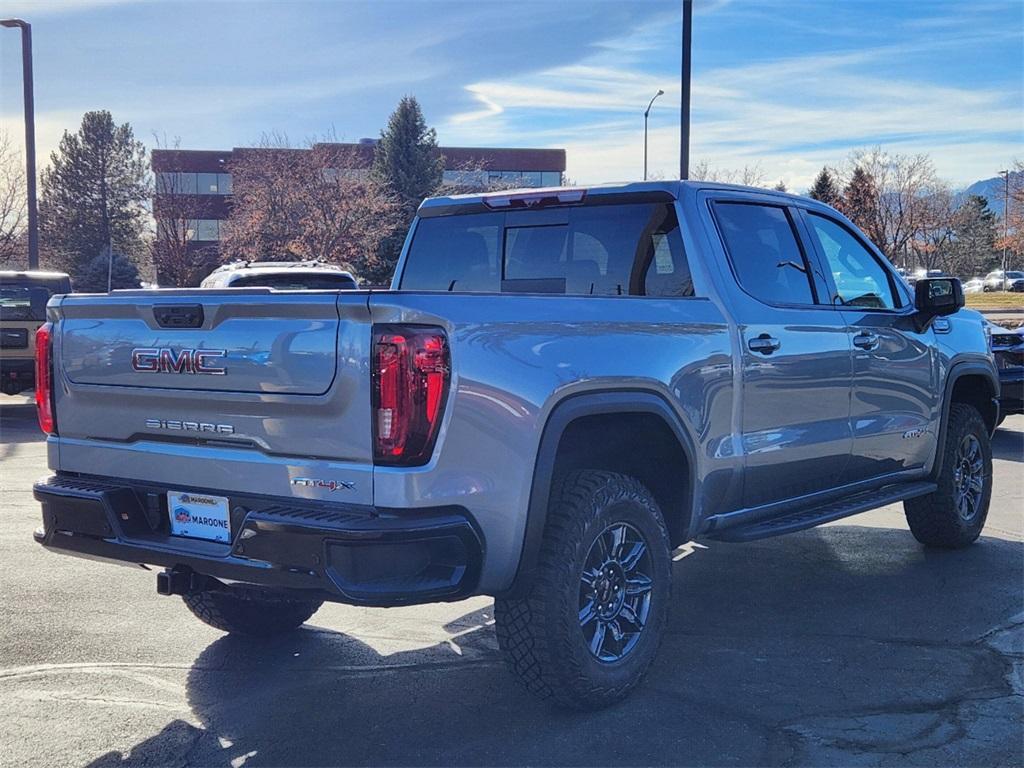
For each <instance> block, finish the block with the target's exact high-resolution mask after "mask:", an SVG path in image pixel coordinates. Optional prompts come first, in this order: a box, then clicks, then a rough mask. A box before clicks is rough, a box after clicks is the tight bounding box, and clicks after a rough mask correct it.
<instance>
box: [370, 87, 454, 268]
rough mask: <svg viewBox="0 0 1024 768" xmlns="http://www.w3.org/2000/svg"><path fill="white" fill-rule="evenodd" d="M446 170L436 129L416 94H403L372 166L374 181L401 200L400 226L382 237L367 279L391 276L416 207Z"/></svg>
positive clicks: (432, 190)
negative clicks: (429, 121) (431, 125)
mask: <svg viewBox="0 0 1024 768" xmlns="http://www.w3.org/2000/svg"><path fill="white" fill-rule="evenodd" d="M443 173H444V157H442V156H441V153H440V152H439V151H438V148H437V134H436V132H435V131H434V129H433V128H428V127H427V121H426V120H425V119H424V118H423V111H422V110H421V109H420V105H419V102H418V101H416V98H415V97H414V96H403V97H402V100H401V101H400V102H398V107H397V108H396V109H395V111H394V112H392V113H391V117H390V118H388V125H387V128H385V129H384V130H383V131H381V134H380V141H379V142H378V143H377V148H376V152H375V153H374V156H373V170H372V176H373V179H374V181H376V182H377V183H378V184H380V185H381V186H383V187H384V188H385V189H386V190H388V191H389V192H390V193H391V194H392V195H394V196H395V198H396V199H397V201H398V203H399V214H398V218H397V222H396V223H397V227H396V229H395V231H394V232H393V233H392V234H391V235H390V236H389V237H386V238H384V239H383V240H382V241H381V243H380V246H379V248H378V256H379V258H378V259H376V262H375V263H376V266H375V267H373V268H369V269H367V270H366V274H364V275H363V277H364V278H365V279H367V280H369V281H371V282H377V283H384V282H387V281H388V280H390V279H391V275H392V273H393V271H394V268H395V263H396V262H397V261H398V255H399V253H400V252H401V250H402V243H403V242H404V240H405V233H406V231H407V230H408V227H409V224H410V223H411V222H412V219H413V216H415V215H416V209H417V208H418V207H419V205H420V203H421V202H423V198H425V197H430V196H431V195H433V194H435V193H436V192H437V190H438V188H439V187H440V186H441V179H442V176H443Z"/></svg>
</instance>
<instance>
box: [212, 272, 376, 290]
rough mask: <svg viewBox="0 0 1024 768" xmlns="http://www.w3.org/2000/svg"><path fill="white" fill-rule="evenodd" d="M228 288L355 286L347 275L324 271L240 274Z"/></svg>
mask: <svg viewBox="0 0 1024 768" xmlns="http://www.w3.org/2000/svg"><path fill="white" fill-rule="evenodd" d="M228 287H229V288H274V289H276V290H278V291H323V290H329V291H335V290H339V289H340V290H346V289H348V290H351V289H354V288H356V284H355V282H354V281H353V280H352V278H350V277H349V276H348V275H340V274H331V273H329V272H328V273H324V272H306V273H303V272H289V273H280V272H279V273H276V274H274V273H272V274H266V275H260V274H251V275H242V276H241V277H239V278H237V279H235V280H232V281H231V283H230V284H229V285H228Z"/></svg>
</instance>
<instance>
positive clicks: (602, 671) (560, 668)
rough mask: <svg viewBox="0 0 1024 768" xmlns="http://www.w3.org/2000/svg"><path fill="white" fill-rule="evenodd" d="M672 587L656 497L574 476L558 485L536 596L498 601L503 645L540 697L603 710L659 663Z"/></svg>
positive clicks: (626, 485)
mask: <svg viewBox="0 0 1024 768" xmlns="http://www.w3.org/2000/svg"><path fill="white" fill-rule="evenodd" d="M670 590H671V558H670V546H669V538H668V532H667V530H666V529H665V522H664V520H663V518H662V515H661V511H660V510H659V508H658V504H657V502H656V501H655V500H654V497H653V496H652V495H651V493H650V491H648V490H647V488H645V487H644V486H643V485H642V484H641V483H640V482H639V481H637V480H636V479H634V478H632V477H627V476H625V475H620V474H616V473H613V472H602V471H595V470H583V471H578V472H573V473H571V474H569V475H567V476H566V477H565V478H563V479H562V480H561V481H560V482H559V483H557V484H556V488H555V491H554V494H553V496H552V504H551V508H550V510H549V512H548V521H547V530H546V532H545V539H544V543H543V545H542V549H541V554H540V561H539V563H538V569H537V574H536V578H535V579H534V582H533V584H532V586H531V589H530V592H529V593H528V594H527V595H526V596H525V597H523V598H518V599H514V600H501V599H499V600H497V601H496V602H495V612H494V616H495V628H496V632H497V635H498V643H499V645H500V646H501V649H502V651H503V652H504V654H505V657H506V660H507V661H508V663H509V666H510V667H511V669H512V671H513V673H514V674H515V675H516V676H517V677H518V679H519V680H520V681H521V682H522V683H523V684H524V685H525V686H526V688H527V689H528V690H530V691H531V692H533V693H534V694H536V695H538V696H539V697H541V698H543V699H552V700H554V701H555V702H557V703H559V704H562V705H565V706H570V707H575V708H581V709H593V708H598V707H603V706H607V705H609V704H612V703H614V702H615V701H618V700H619V699H621V698H623V697H624V696H626V694H628V693H629V692H630V691H631V690H632V689H633V688H634V687H635V686H636V685H637V684H638V683H639V682H640V680H641V678H642V677H643V675H644V673H645V672H646V671H647V668H648V667H649V666H650V664H651V661H652V660H653V659H654V655H655V653H656V652H657V650H658V645H659V644H660V642H661V635H662V631H663V628H664V624H665V619H666V614H667V609H668V601H669V593H670Z"/></svg>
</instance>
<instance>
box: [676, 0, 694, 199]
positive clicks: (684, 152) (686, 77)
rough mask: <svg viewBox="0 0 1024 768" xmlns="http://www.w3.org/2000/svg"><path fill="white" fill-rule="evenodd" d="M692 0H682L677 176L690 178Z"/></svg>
mask: <svg viewBox="0 0 1024 768" xmlns="http://www.w3.org/2000/svg"><path fill="white" fill-rule="evenodd" d="M692 27H693V0H683V61H682V71H681V72H680V75H681V76H682V99H681V104H680V108H679V178H680V179H681V180H683V181H685V180H686V179H688V178H690V60H691V58H692V56H691V53H690V51H691V45H690V40H691V38H692Z"/></svg>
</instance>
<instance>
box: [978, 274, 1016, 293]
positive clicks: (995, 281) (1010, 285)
mask: <svg viewBox="0 0 1024 768" xmlns="http://www.w3.org/2000/svg"><path fill="white" fill-rule="evenodd" d="M985 290H986V291H1015V292H1017V291H1024V272H1011V271H1009V270H1008V271H1007V272H1006V273H1005V274H1004V273H1003V270H1001V269H997V270H995V271H993V272H989V273H988V274H987V275H985Z"/></svg>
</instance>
